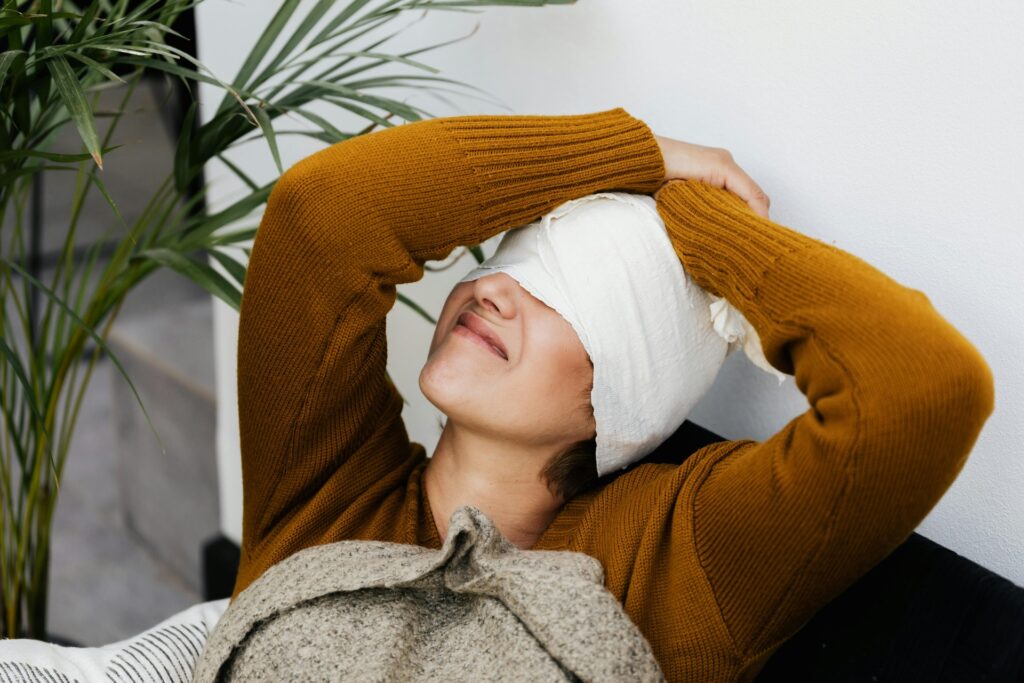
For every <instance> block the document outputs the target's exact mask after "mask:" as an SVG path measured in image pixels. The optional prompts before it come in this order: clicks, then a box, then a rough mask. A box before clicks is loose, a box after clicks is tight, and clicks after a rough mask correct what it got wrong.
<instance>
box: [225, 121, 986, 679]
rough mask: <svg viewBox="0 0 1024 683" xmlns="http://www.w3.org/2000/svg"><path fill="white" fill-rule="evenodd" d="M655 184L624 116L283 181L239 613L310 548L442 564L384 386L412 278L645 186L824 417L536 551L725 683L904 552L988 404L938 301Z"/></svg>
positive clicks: (266, 259)
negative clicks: (567, 563) (583, 567)
mask: <svg viewBox="0 0 1024 683" xmlns="http://www.w3.org/2000/svg"><path fill="white" fill-rule="evenodd" d="M664 175H665V165H664V161H663V159H662V157H661V153H660V149H659V147H658V145H657V141H656V140H655V139H654V136H653V133H652V132H651V130H650V129H649V128H648V127H647V126H646V124H644V123H643V122H642V121H640V120H638V119H636V118H634V117H632V116H631V115H629V114H628V113H627V112H626V111H625V110H624V109H622V108H621V107H620V108H615V109H610V110H606V111H601V112H596V113H588V114H570V115H546V116H542V115H472V116H456V117H447V118H439V119H429V120H424V121H416V122H412V123H406V124H403V125H400V126H396V127H393V128H388V129H384V130H380V131H377V132H374V133H370V134H366V135H362V136H358V137H355V138H351V139H349V140H346V141H344V142H341V143H338V144H335V145H333V146H331V147H329V148H327V149H324V150H322V151H320V152H317V153H316V154H313V155H311V156H309V157H306V158H305V159H303V160H302V161H300V162H299V163H298V164H296V165H294V166H292V167H291V168H290V169H288V170H287V171H286V173H285V174H284V175H283V177H282V178H281V179H280V181H279V182H278V183H277V185H276V186H275V188H274V191H273V192H272V193H271V195H270V198H269V200H268V203H267V209H266V211H265V213H264V216H263V220H262V222H261V224H260V228H259V230H258V232H257V235H256V240H255V242H254V244H253V248H252V252H251V255H250V261H249V267H248V273H247V276H246V284H245V290H244V293H243V296H242V307H241V320H240V323H239V341H238V403H239V421H240V432H241V450H242V473H243V485H244V503H243V538H242V559H241V567H240V570H239V574H238V578H237V583H236V585H235V591H234V594H235V596H237V595H238V594H239V593H240V592H241V591H242V590H243V589H245V587H246V586H248V585H249V584H251V583H252V582H253V581H254V580H256V579H257V577H259V576H260V575H261V574H262V573H263V572H264V571H266V570H267V569H268V568H269V567H271V566H273V565H274V564H276V563H278V562H280V561H281V560H283V559H285V558H287V557H289V556H290V555H292V554H294V553H296V552H298V551H300V550H302V549H304V548H307V547H309V546H313V545H318V544H324V543H330V542H333V541H339V540H344V539H351V540H376V541H390V542H396V543H406V544H414V545H421V546H424V547H427V548H435V549H436V548H440V547H441V539H440V537H439V535H438V532H437V528H436V526H435V523H434V520H433V518H432V516H431V512H430V507H429V504H428V501H427V499H426V494H425V491H424V489H423V486H422V480H421V475H422V472H423V468H424V465H425V464H426V462H427V459H426V457H427V456H426V452H425V449H424V447H423V446H422V445H421V444H418V443H411V442H410V441H409V437H408V434H407V432H406V429H405V426H404V424H403V422H402V419H401V410H402V405H403V404H402V397H401V395H400V394H399V392H398V391H397V389H396V388H395V387H394V385H393V384H392V383H390V382H388V381H387V375H386V372H385V366H386V361H387V348H386V344H387V340H386V336H385V322H386V316H387V313H388V311H390V310H391V308H392V306H393V305H394V303H395V299H396V295H397V293H396V285H398V284H402V283H408V282H415V281H417V280H419V279H420V278H421V277H422V276H423V272H424V269H423V265H424V262H425V261H427V260H435V259H443V258H446V257H447V256H448V255H449V254H450V253H451V252H452V250H453V249H454V248H455V247H456V246H458V245H470V244H477V243H480V242H483V241H484V240H486V239H488V238H490V237H492V236H493V235H496V234H499V233H501V232H502V231H504V230H507V229H510V228H513V227H517V226H520V225H524V224H526V223H529V222H531V221H533V220H536V219H537V218H539V217H540V216H542V215H543V214H545V213H547V212H548V211H550V210H551V209H553V208H555V207H556V206H558V205H559V204H561V203H563V202H565V201H567V200H569V199H573V198H576V197H581V196H584V195H587V194H592V193H594V192H599V191H615V190H620V191H626V192H642V193H655V198H656V199H657V204H658V211H659V213H660V215H661V216H662V218H663V219H664V221H665V223H666V226H667V228H668V232H669V235H670V237H671V239H672V244H673V246H674V248H675V250H676V252H677V254H678V255H679V258H680V259H681V260H682V262H683V264H684V266H685V267H686V269H687V272H688V273H689V274H690V275H691V277H692V278H693V279H694V281H696V282H697V284H699V285H700V286H701V287H703V288H704V289H706V290H707V291H709V292H711V293H713V294H716V295H718V296H724V297H725V298H726V299H727V300H728V301H729V302H730V303H731V304H733V305H734V306H736V307H737V308H738V309H739V310H740V311H741V312H742V313H743V314H744V316H745V317H746V318H747V319H748V320H749V321H750V323H751V324H752V325H753V326H754V327H755V329H756V330H757V332H758V334H759V336H760V339H761V342H762V347H763V349H764V353H765V357H766V358H767V359H768V361H769V362H770V363H771V364H772V365H773V366H774V367H776V368H778V369H779V370H781V371H783V372H785V373H787V374H791V375H794V379H795V384H796V386H797V387H798V388H799V390H800V391H801V392H803V393H804V395H805V396H806V397H807V400H808V403H809V408H808V409H807V410H806V411H805V412H804V413H802V414H801V415H799V416H797V417H795V418H793V419H792V420H791V421H790V422H789V423H787V424H786V425H785V427H783V428H782V429H781V430H780V431H779V432H778V433H777V434H775V435H773V436H772V437H770V438H769V439H766V440H765V441H762V442H758V441H754V440H751V439H739V440H732V441H725V442H719V443H715V444H711V445H708V446H706V447H704V448H702V449H700V450H698V451H697V452H695V453H693V454H691V455H689V457H687V458H686V459H685V461H684V462H683V463H682V464H681V465H671V464H655V463H643V464H639V465H637V466H636V467H633V468H631V469H628V470H625V471H623V472H622V473H621V474H619V475H618V476H617V477H615V478H614V479H613V480H611V481H610V482H608V483H607V484H605V485H602V486H601V487H599V488H596V489H593V490H590V491H588V492H586V493H584V494H581V495H579V496H577V497H576V498H574V499H572V500H570V501H568V502H567V503H566V504H565V505H564V506H563V507H562V509H561V510H560V511H559V514H558V515H557V516H556V517H555V519H554V521H553V522H552V523H551V524H550V526H549V527H548V528H547V530H546V531H545V532H544V534H543V535H542V536H541V537H540V538H539V539H538V541H537V543H536V544H535V545H534V546H533V548H534V549H539V550H571V551H576V552H583V553H586V554H588V555H590V556H591V557H594V558H595V559H597V560H599V561H600V563H601V565H602V566H603V567H604V569H605V585H606V587H607V588H608V590H609V591H610V592H611V593H612V594H613V595H614V596H615V597H616V598H617V599H619V600H620V601H621V602H622V604H623V607H624V609H625V611H626V613H627V614H628V615H629V617H630V618H631V620H632V621H633V622H634V623H635V624H636V625H637V626H638V627H639V629H640V631H641V632H642V633H643V634H644V635H645V637H646V638H647V639H648V641H649V642H650V645H651V648H652V650H653V652H654V654H655V655H656V657H657V658H658V661H659V663H660V665H661V667H662V670H663V671H664V673H665V676H666V678H667V679H668V680H670V681H673V680H676V681H682V680H701V681H732V680H753V678H754V677H755V676H756V673H757V672H758V671H759V670H760V668H761V667H762V666H763V664H764V662H765V661H766V660H767V659H768V657H769V656H770V655H771V654H772V652H774V651H775V649H777V648H778V646H779V645H781V644H782V643H783V642H784V641H785V640H786V639H787V638H789V637H791V636H792V635H793V634H795V633H796V631H798V630H799V629H800V627H801V626H802V625H803V624H805V623H806V622H807V621H808V620H809V619H810V618H811V617H812V616H813V615H814V614H815V612H817V610H819V609H820V608H821V607H822V606H824V605H825V604H827V603H828V602H829V601H830V600H832V599H833V598H834V597H836V596H837V595H838V594H839V593H841V592H842V591H843V590H844V589H845V588H846V587H848V586H849V585H850V584H852V583H853V582H854V581H856V580H857V579H858V578H859V577H860V576H862V575H863V574H864V573H866V572H867V571H868V570H869V569H870V568H871V567H872V566H874V565H875V564H877V563H878V562H879V561H880V560H882V559H883V558H884V557H885V556H886V555H888V554H889V553H890V552H891V551H892V550H893V549H895V548H896V547H897V546H898V545H899V544H900V543H901V542H902V541H903V540H905V539H906V538H907V537H908V536H909V535H910V533H911V532H912V531H913V530H914V528H915V527H916V526H917V525H918V524H919V523H920V522H921V521H922V520H923V519H924V517H925V516H926V515H927V514H928V512H929V511H930V510H931V509H932V508H933V507H934V505H935V504H936V503H937V502H938V500H939V499H940V498H941V497H942V495H943V493H944V492H945V491H946V490H947V489H948V487H949V486H950V484H951V483H952V482H953V480H954V478H955V477H956V475H957V474H958V473H959V471H960V469H961V468H962V466H963V464H964V461H965V459H966V457H967V455H968V453H969V452H970V450H971V448H972V446H973V444H974V443H975V441H976V439H977V437H978V435H979V433H980V431H981V428H982V426H983V424H984V422H985V421H986V419H987V418H988V416H989V415H990V414H991V412H992V410H993V408H994V401H995V398H994V380H993V377H992V373H991V370H990V368H989V367H988V365H987V364H986V362H985V360H984V359H983V357H982V356H981V354H980V353H979V352H978V350H977V349H976V348H975V347H974V346H973V345H972V344H971V343H970V342H969V341H968V340H967V339H965V338H964V337H963V335H961V334H960V333H959V332H958V331H957V330H956V329H955V328H954V327H953V326H952V325H951V324H950V323H949V322H947V321H946V320H945V319H944V318H943V317H942V316H941V315H940V314H939V313H938V312H937V311H936V310H935V308H934V307H933V306H932V304H931V302H930V300H929V299H928V297H927V296H925V295H924V294H923V293H922V292H920V291H918V290H915V289H912V288H909V287H906V286H903V285H901V284H899V283H898V282H895V281H894V280H892V279H891V278H889V277H888V276H886V275H885V274H883V273H881V272H880V271H878V270H877V269H875V268H874V267H873V266H871V265H870V264H868V263H866V262H864V261H863V260H861V259H859V258H857V257H856V256H854V255H852V254H850V253H847V252H845V251H843V250H841V249H838V248H836V247H834V246H831V245H828V244H825V243H823V242H821V241H819V240H816V239H813V238H811V237H809V236H807V235H804V234H801V233H800V232H797V231H795V230H792V229H790V228H787V227H784V226H782V225H780V224H778V223H775V222H773V221H771V220H769V219H766V218H763V217H761V216H758V215H757V214H755V213H754V212H753V211H752V210H750V209H749V207H747V205H746V204H745V203H744V202H743V201H742V200H740V199H739V198H738V197H736V196H735V195H733V194H732V193H730V192H728V191H726V190H724V189H720V188H716V187H712V186H709V185H706V184H704V183H701V182H697V181H692V180H685V181H684V180H670V181H668V182H667V183H666V182H664V180H665V177H664ZM618 303H619V304H620V305H629V302H625V301H624V302H618ZM680 362H685V359H680Z"/></svg>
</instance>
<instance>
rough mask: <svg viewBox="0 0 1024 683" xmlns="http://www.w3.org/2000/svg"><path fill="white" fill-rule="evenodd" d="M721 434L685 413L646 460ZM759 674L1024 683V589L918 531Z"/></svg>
mask: <svg viewBox="0 0 1024 683" xmlns="http://www.w3.org/2000/svg"><path fill="white" fill-rule="evenodd" d="M723 440H724V439H723V438H722V437H720V436H718V435H717V434H715V433H714V432H711V431H708V430H707V429H704V428H703V427H700V426H699V425H697V424H695V423H693V422H690V421H689V420H687V421H686V422H684V423H683V425H682V426H681V427H680V428H679V429H678V430H677V431H676V433H675V434H673V435H672V437H670V438H669V439H668V440H666V442H665V443H664V444H662V445H661V446H659V447H658V449H657V450H655V451H654V452H653V453H651V454H650V455H648V456H647V457H646V458H644V459H643V460H641V461H640V463H642V462H669V463H681V462H682V461H683V460H684V459H685V458H686V457H688V456H689V455H690V454H692V453H693V452H695V451H697V450H698V449H699V448H701V447H703V446H705V445H707V444H709V443H714V442H716V441H723ZM637 464H639V463H637ZM757 680H758V681H759V682H760V681H786V682H787V683H789V682H792V681H849V682H854V681H899V682H901V683H902V682H905V681H936V682H939V681H941V682H943V683H945V682H949V683H953V682H957V683H960V682H964V683H997V682H998V683H1003V682H1004V681H1005V682H1006V683H1022V682H1024V588H1022V587H1020V586H1017V585H1015V584H1014V583H1012V582H1011V581H1009V580H1007V579H1005V578H1003V577H1002V576H999V575H998V574H996V573H994V572H992V571H991V570H989V569H986V568H985V567H982V566H981V565H979V564H977V563H975V562H972V561H971V560H969V559H967V558H965V557H963V556H961V555H958V554H957V553H955V552H953V551H952V550H950V549H949V548H945V547H943V546H942V545H939V544H938V543H936V542H934V541H932V540H930V539H927V538H925V537H924V536H921V535H920V534H918V533H913V534H911V535H910V537H909V538H908V539H907V540H906V541H905V542H904V543H903V544H902V545H900V546H899V547H897V548H896V549H895V550H894V551H893V552H892V553H890V554H889V556H888V557H886V558H885V559H884V560H882V561H881V562H880V563H878V564H877V565H875V567H874V568H873V569H872V570H871V571H869V572H868V573H867V574H865V575H864V576H862V577H861V578H860V580H858V581H857V582H856V583H854V584H853V585H851V586H850V587H849V588H848V589H847V590H846V591H845V592H844V593H843V594H842V595H840V596H839V597H838V598H836V599H835V600H833V601H832V602H831V603H829V604H828V605H826V606H825V607H823V608H822V609H821V610H819V611H818V613H817V614H816V615H815V616H814V617H813V618H812V619H811V620H810V621H809V622H808V623H807V624H806V625H805V626H804V628H803V629H801V630H800V632H799V633H797V634H796V635H795V636H793V637H792V638H790V639H789V640H788V641H786V642H785V643H784V644H783V645H782V646H781V647H780V648H779V649H778V650H777V651H776V652H775V654H774V655H773V656H772V657H771V658H770V659H769V660H768V662H767V663H766V665H765V667H764V669H762V670H761V674H760V676H758V679H757Z"/></svg>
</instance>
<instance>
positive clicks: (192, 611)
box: [0, 598, 228, 683]
mask: <svg viewBox="0 0 1024 683" xmlns="http://www.w3.org/2000/svg"><path fill="white" fill-rule="evenodd" d="M227 605H228V600H227V598H225V599H223V600H214V601H211V602H203V603H199V604H197V605H193V606H192V607H189V608H188V609H186V610H184V611H182V612H179V613H177V614H175V615H174V616H172V617H169V618H167V619H165V620H164V621H162V622H160V623H159V624H157V625H156V626H154V627H152V628H150V629H148V630H146V631H143V632H142V633H140V634H139V635H137V636H133V637H131V638H128V639H125V640H122V641H119V642H116V643H112V644H110V645H104V646H103V647H64V646H60V645H54V644H52V643H47V642H44V641H40V640H32V639H28V638H21V639H12V640H0V683H91V682H92V681H97V682H110V683H142V682H143V681H144V682H146V683H150V682H155V683H190V682H191V680H192V672H193V669H194V668H195V663H196V660H198V659H199V654H200V653H201V652H202V651H203V646H204V645H205V644H206V639H207V638H208V637H209V635H210V632H211V631H213V628H214V626H216V624H217V621H218V620H219V619H220V616H221V615H222V614H223V613H224V610H225V609H227Z"/></svg>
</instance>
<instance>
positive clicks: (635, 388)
mask: <svg viewBox="0 0 1024 683" xmlns="http://www.w3.org/2000/svg"><path fill="white" fill-rule="evenodd" d="M656 207H657V204H656V202H655V200H654V198H653V197H651V196H649V195H645V194H634V193H628V192H598V193H595V194H590V195H587V196H585V197H580V198H578V199H573V200H570V201H567V202H565V203H563V204H561V205H559V206H558V207H556V208H555V209H553V210H552V211H550V212H549V213H547V214H545V215H544V216H542V217H541V218H539V219H538V220H536V221H534V222H533V223H530V224H528V225H525V226H522V227H518V228H513V229H511V230H508V231H507V232H506V233H505V234H504V236H503V237H502V240H501V242H500V243H499V245H498V248H497V250H496V251H495V253H494V255H493V256H491V257H490V258H489V259H487V260H485V261H484V262H483V263H481V264H479V265H478V266H477V267H475V268H474V269H473V270H472V271H470V272H469V273H468V274H467V275H466V276H465V277H463V278H462V280H460V282H466V281H469V280H475V279H477V278H479V277H483V276H485V275H491V274H493V273H495V272H498V271H502V272H505V273H507V274H508V275H510V276H511V277H513V278H514V279H515V280H516V281H518V282H519V284H520V285H522V287H523V288H524V289H526V290H527V291H528V292H530V294H532V295H533V296H535V297H537V298H538V299H540V300H541V301H543V302H544V303H545V304H547V305H548V306H550V307H551V308H553V309H554V310H555V311H557V312H558V313H559V314H561V316H562V317H563V318H565V319H566V320H567V321H568V322H569V323H570V324H571V325H572V327H573V329H574V330H575V331H576V334H577V335H578V336H579V339H580V341H581V342H582V343H583V347H584V349H586V351H587V353H588V354H589V355H590V360H591V362H592V363H593V364H594V388H593V390H592V391H591V394H590V400H591V404H592V405H593V407H594V419H595V421H596V423H597V439H596V441H597V453H596V458H597V472H598V474H599V475H604V474H607V473H609V472H612V471H614V470H616V469H625V468H626V467H627V466H628V465H629V464H630V463H633V462H636V461H637V460H640V459H641V458H643V457H644V456H646V455H648V454H649V453H650V452H651V451H653V450H654V449H655V448H657V447H658V446H659V445H660V444H661V443H663V442H664V441H665V439H667V438H668V437H669V436H671V435H672V434H673V433H674V432H675V431H676V430H677V429H678V428H679V427H680V425H682V424H683V422H684V421H685V420H686V417H687V416H688V415H689V414H690V411H691V410H692V409H693V408H694V407H695V406H696V405H697V403H698V402H699V401H700V399H701V398H702V397H703V396H704V394H705V393H706V392H707V390H708V389H709V388H710V387H711V385H712V384H713V383H714V381H715V377H716V376H717V375H718V371H719V369H720V368H721V367H722V365H723V363H724V362H725V359H726V357H727V356H728V355H729V354H730V353H732V352H733V351H734V350H736V349H737V348H742V349H743V351H744V353H746V355H747V357H748V358H749V359H750V360H751V361H752V362H753V363H754V364H755V365H756V366H758V367H760V368H762V369H763V370H765V371H767V372H770V373H773V374H775V375H776V376H778V378H779V384H782V382H783V380H784V379H785V378H786V375H785V374H783V373H782V372H779V371H778V370H777V369H776V368H774V367H773V366H772V365H771V364H769V363H768V361H767V360H766V359H765V357H764V353H763V351H762V349H761V341H760V339H759V338H758V335H757V332H756V331H755V330H754V328H753V326H751V325H750V323H749V322H747V320H746V318H745V317H744V316H743V314H742V313H741V312H740V311H739V309H737V308H735V307H734V306H732V305H731V304H730V303H729V302H728V301H727V300H725V299H724V298H722V297H717V296H714V295H712V294H710V293H708V292H706V291H705V290H704V289H702V288H701V287H699V286H698V285H697V284H696V283H694V282H693V281H692V280H691V279H690V276H689V274H687V273H686V271H685V269H684V268H683V265H682V263H681V262H680V260H679V257H678V255H677V254H676V253H675V250H674V248H673V246H672V242H671V240H670V238H669V236H668V232H667V231H666V229H665V223H664V221H663V220H662V218H661V216H660V215H659V214H658V211H657V208H656Z"/></svg>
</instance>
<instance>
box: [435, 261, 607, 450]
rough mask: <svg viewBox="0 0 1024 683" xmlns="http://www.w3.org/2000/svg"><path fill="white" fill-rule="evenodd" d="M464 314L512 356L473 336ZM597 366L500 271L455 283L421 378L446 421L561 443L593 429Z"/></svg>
mask: <svg viewBox="0 0 1024 683" xmlns="http://www.w3.org/2000/svg"><path fill="white" fill-rule="evenodd" d="M463 317H469V318H470V319H471V323H470V324H471V325H473V324H476V325H480V326H482V327H483V328H485V329H486V330H488V331H490V333H491V334H493V335H494V336H495V337H496V338H497V339H498V340H500V342H501V346H503V347H504V349H505V354H504V355H506V356H507V358H503V357H502V355H500V354H499V353H497V352H495V351H494V350H492V349H491V348H490V345H488V344H486V343H484V342H483V341H482V340H480V339H478V338H475V337H474V336H473V335H472V334H470V333H469V330H468V329H467V328H466V327H465V326H464V325H462V324H461V323H460V320H461V319H463ZM593 372H594V371H593V366H592V365H591V364H590V358H589V356H588V355H587V352H586V349H584V348H583V344H582V342H580V340H579V337H578V336H577V335H576V332H575V330H573V328H572V325H570V324H569V322H568V321H567V320H565V318H563V317H562V316H561V315H560V314H559V313H558V312H557V311H555V310H554V309H553V308H551V307H549V306H548V305H546V304H545V303H544V302H542V301H541V300H540V299H538V298H536V297H535V296H533V295H532V294H530V293H529V292H528V291H527V290H526V289H524V288H523V287H522V285H520V284H519V282H518V281H517V280H516V279H515V278H513V277H512V276H510V275H508V274H507V273H504V272H497V273H494V274H493V275H486V276H484V277H480V278H477V279H476V280H470V281H468V282H460V283H458V284H457V285H456V286H455V287H454V288H453V289H452V291H451V293H450V294H449V295H448V298H447V299H446V300H445V303H444V308H443V309H442V310H441V316H440V318H438V321H437V327H436V328H435V329H434V336H433V339H431V341H430V350H429V352H428V354H427V361H426V363H425V364H424V366H423V369H422V370H421V371H420V377H419V384H420V390H421V391H422V392H423V395H424V396H426V397H427V400H429V401H430V402H431V403H433V404H434V405H435V406H437V407H438V409H439V410H441V411H442V412H443V413H444V414H445V415H447V416H448V419H449V421H454V422H455V423H456V424H458V425H460V426H463V427H466V428H468V429H471V430H473V431H478V432H481V433H483V434H486V435H488V436H491V437H493V438H502V437H504V438H507V439H508V440H509V441H512V442H519V443H524V445H527V444H528V445H529V446H531V447H534V448H544V447H546V446H552V447H554V448H558V449H561V448H563V447H568V446H569V445H571V444H573V443H575V442H577V441H582V440H585V439H589V438H592V437H593V436H594V434H595V429H596V422H595V421H594V417H593V412H592V409H591V406H590V394H589V390H588V387H589V386H590V383H591V382H592V381H593Z"/></svg>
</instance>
